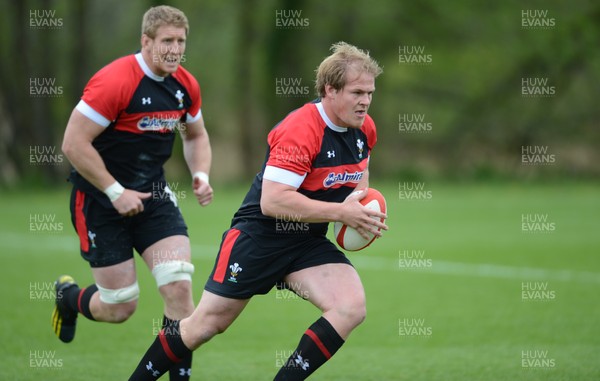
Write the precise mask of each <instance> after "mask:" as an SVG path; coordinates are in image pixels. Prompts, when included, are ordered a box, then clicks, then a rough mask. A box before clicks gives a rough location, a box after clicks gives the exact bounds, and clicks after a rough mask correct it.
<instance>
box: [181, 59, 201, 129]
mask: <svg viewBox="0 0 600 381" xmlns="http://www.w3.org/2000/svg"><path fill="white" fill-rule="evenodd" d="M175 79H177V80H178V81H179V82H180V83H181V84H182V85H183V86H184V87H185V88H186V90H187V92H188V94H189V95H190V99H191V101H192V105H191V106H190V108H189V109H188V110H187V113H188V114H189V118H191V119H195V118H196V117H197V116H198V112H199V111H200V108H201V107H202V96H201V95H200V85H199V84H198V81H197V80H196V78H194V76H193V75H192V74H190V72H189V71H187V70H186V69H184V68H183V67H182V66H180V67H179V68H178V69H177V72H176V73H175Z"/></svg>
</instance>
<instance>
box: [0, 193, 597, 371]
mask: <svg viewBox="0 0 600 381" xmlns="http://www.w3.org/2000/svg"><path fill="white" fill-rule="evenodd" d="M373 185H374V186H375V187H377V188H379V189H380V190H381V191H382V192H383V193H384V195H386V197H387V200H388V207H389V212H388V214H389V220H388V224H389V226H390V229H391V230H390V231H389V232H387V233H386V234H385V236H384V237H383V238H382V239H380V240H378V241H376V242H375V243H374V244H373V245H372V246H371V247H369V248H367V249H366V250H364V251H362V252H358V253H351V254H349V256H350V258H351V259H352V260H353V261H354V263H355V265H356V267H357V268H358V270H359V273H360V274H361V277H362V279H363V283H364V285H365V289H366V292H367V298H368V311H369V312H368V317H367V320H366V321H365V322H364V323H363V325H361V326H360V327H359V328H358V329H357V330H356V331H355V332H354V333H353V335H352V336H351V337H350V338H349V340H348V342H347V344H346V345H345V346H344V347H343V348H342V349H341V350H340V352H338V353H337V354H336V355H335V356H334V358H332V360H331V361H330V363H329V364H327V365H326V366H324V367H323V368H322V369H320V370H319V371H318V372H317V373H315V375H314V376H313V378H312V379H314V380H356V381H365V380H377V381H381V380H385V381H387V380H411V381H414V380H423V381H425V380H461V381H463V380H511V381H515V380H527V381H531V380H544V381H552V380H597V379H600V361H598V353H599V351H600V325H599V324H598V321H600V296H599V295H600V257H599V255H600V234H598V230H599V228H600V224H599V219H598V217H599V216H600V197H599V194H600V192H599V191H600V187H599V186H598V184H585V183H584V184H553V185H531V184H528V185H518V184H493V185H491V184H483V185H449V184H436V183H426V184H425V188H426V189H427V190H430V191H431V195H432V197H431V199H429V200H425V199H423V200H399V198H398V186H397V184H389V185H384V184H376V183H375V184H373ZM245 190H246V188H225V187H217V188H216V198H215V201H214V203H213V204H212V205H211V206H210V207H208V208H200V207H199V206H197V205H195V202H194V200H192V199H191V197H187V198H186V199H183V200H181V206H182V210H183V213H184V215H185V217H186V220H187V222H188V225H189V228H190V236H191V239H192V246H193V255H194V257H193V261H194V264H195V265H196V273H195V274H194V289H195V297H196V299H197V298H198V297H199V296H200V293H201V289H202V286H203V284H204V280H205V279H206V277H207V275H208V273H209V272H210V270H211V267H212V264H213V261H214V256H215V254H216V251H217V248H218V245H219V243H220V238H221V234H222V233H223V231H224V230H225V229H226V228H227V227H228V226H229V221H230V218H231V215H232V213H233V212H234V211H235V210H236V209H237V207H238V206H239V204H240V202H241V200H242V197H243V194H244V192H245ZM187 195H188V196H190V195H191V192H190V191H188V192H187ZM0 196H2V197H0V207H1V209H2V216H1V217H0V249H1V256H2V257H1V258H2V265H1V270H0V271H1V274H0V275H1V278H0V279H2V288H1V291H0V293H1V295H2V301H3V303H4V307H3V316H4V327H5V335H4V337H3V344H2V348H3V349H2V356H1V357H0V374H2V377H1V378H2V379H6V380H82V379H85V380H89V381H92V380H102V381H105V380H119V379H126V378H127V377H128V376H129V374H130V372H131V371H132V370H133V368H134V367H135V366H136V364H137V362H138V361H139V359H140V357H141V355H142V354H143V352H144V351H145V350H146V348H147V347H148V345H149V344H150V343H151V342H152V340H153V334H154V331H155V329H156V324H157V323H156V321H157V320H158V319H160V318H161V316H162V307H161V305H162V303H161V300H160V298H159V296H158V292H157V290H156V287H155V285H154V280H153V279H152V278H151V276H150V274H149V272H148V271H147V269H145V268H143V263H142V262H141V261H138V262H137V264H138V272H139V278H140V287H141V289H142V294H141V297H140V301H139V307H138V310H137V312H136V313H135V314H134V316H133V317H132V318H131V319H130V320H129V321H127V322H126V323H124V324H120V325H109V324H100V323H94V322H89V321H87V320H85V319H84V318H80V319H79V326H78V331H77V336H76V338H75V340H74V341H73V342H72V343H70V344H63V343H61V342H59V341H58V340H57V339H56V338H55V336H54V334H53V333H52V331H51V329H50V324H49V323H50V313H51V310H52V306H53V300H51V298H50V297H45V296H44V295H43V293H42V294H41V295H42V296H38V297H36V296H35V294H34V295H33V297H32V294H30V291H32V288H35V287H37V288H42V289H43V288H44V287H47V286H48V284H50V283H51V282H52V281H53V280H54V279H55V278H56V276H57V275H59V274H62V273H69V274H71V275H73V276H74V277H75V278H76V279H77V280H78V282H79V283H80V284H81V285H87V284H89V283H91V281H92V277H91V272H90V271H89V268H88V266H87V264H86V263H85V262H84V261H83V260H82V259H81V258H80V256H79V253H78V241H77V238H76V236H75V233H74V231H73V228H72V226H71V223H70V217H69V213H68V190H67V189H65V190H63V191H53V192H49V193H28V194H14V193H11V194H2V195H0ZM523 214H538V215H547V216H548V221H549V222H552V223H554V226H555V230H554V231H549V232H537V233H529V232H523V231H522V230H521V227H522V225H521V217H522V215H523ZM35 215H38V216H39V215H44V216H49V217H50V218H52V216H54V217H53V218H55V223H56V225H54V229H53V231H44V232H36V231H32V230H31V226H30V218H31V217H32V216H35ZM405 250H408V251H409V252H410V251H412V250H414V251H420V252H421V253H422V254H423V258H424V259H428V260H429V263H430V264H431V266H430V267H428V266H423V267H420V268H412V269H407V268H405V267H400V264H399V263H400V262H399V253H400V252H403V251H405ZM522 282H530V283H535V284H538V285H540V284H543V285H546V287H547V289H548V290H549V291H552V295H554V297H553V298H550V297H548V298H546V299H541V300H523V299H522V293H521V291H522V290H521V288H522ZM317 317H318V311H317V310H316V309H315V308H313V307H312V306H311V305H310V304H309V303H306V302H304V301H300V300H297V299H281V298H278V295H276V293H275V292H271V293H270V294H268V295H266V296H260V297H256V298H255V299H254V300H253V301H252V302H251V303H250V304H249V306H248V307H247V309H246V311H244V313H243V314H242V315H241V316H240V318H239V319H238V321H236V323H235V324H234V325H233V326H232V327H231V328H230V329H229V330H228V331H227V332H226V333H225V334H223V335H222V336H220V337H217V338H215V339H214V340H213V341H212V342H210V343H209V344H207V345H206V346H204V347H202V348H200V349H199V350H198V351H197V352H196V353H195V355H194V356H195V357H194V368H193V372H194V376H193V377H192V378H193V379H194V380H223V381H227V380H240V379H242V380H250V381H252V380H268V379H271V378H272V377H273V376H274V374H275V373H276V371H277V368H276V361H277V353H278V352H279V353H281V352H283V351H290V350H292V349H293V348H294V347H295V345H296V343H297V341H298V339H299V337H300V335H301V334H302V332H303V331H304V330H305V329H306V327H307V326H308V325H309V324H311V323H312V322H313V321H314V320H315V319H316V318H317ZM404 319H409V320H410V319H418V320H421V321H422V322H423V327H424V328H426V329H429V331H430V333H431V334H430V335H416V336H406V335H400V330H399V324H400V322H401V321H404ZM536 350H537V351H544V352H546V351H547V355H546V358H545V360H546V361H547V362H548V361H550V360H552V363H553V364H554V366H553V367H548V368H540V367H537V368H536V367H534V368H524V367H523V366H522V352H524V351H525V352H527V351H531V352H534V351H536ZM35 353H39V354H42V356H45V359H46V363H47V364H48V363H50V362H49V361H48V360H49V359H50V358H51V357H52V356H54V360H55V362H54V365H56V367H55V368H52V367H50V366H41V367H35V366H32V364H33V365H35V359H33V362H32V358H31V356H32V354H35ZM165 379H166V377H165Z"/></svg>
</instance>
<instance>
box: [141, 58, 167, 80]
mask: <svg viewBox="0 0 600 381" xmlns="http://www.w3.org/2000/svg"><path fill="white" fill-rule="evenodd" d="M135 59H136V60H137V62H138V64H139V65H140V68H142V71H143V72H144V74H146V76H148V77H150V78H151V79H153V80H155V81H158V82H162V81H164V80H165V77H161V76H160V75H157V74H154V73H153V72H152V70H150V68H149V67H148V65H146V61H144V57H142V53H137V54H136V55H135Z"/></svg>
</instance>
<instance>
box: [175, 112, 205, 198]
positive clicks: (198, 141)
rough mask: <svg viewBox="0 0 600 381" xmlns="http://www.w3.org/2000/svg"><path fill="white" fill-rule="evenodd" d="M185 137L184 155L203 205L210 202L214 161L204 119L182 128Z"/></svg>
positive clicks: (195, 193)
mask: <svg viewBox="0 0 600 381" xmlns="http://www.w3.org/2000/svg"><path fill="white" fill-rule="evenodd" d="M181 137H182V139H183V155H184V158H185V161H186V163H187V166H188V168H189V169H190V172H191V174H192V178H193V183H192V188H193V189H194V195H195V196H196V199H197V200H198V202H199V203H200V205H202V206H206V205H208V204H210V202H211V201H212V198H213V190H212V188H211V186H210V185H209V182H208V174H209V172H210V165H211V162H212V151H211V148H210V140H209V137H208V132H207V131H206V128H205V127H204V120H203V118H202V117H200V118H199V119H198V120H196V121H194V122H191V123H187V124H186V128H184V129H182V130H181Z"/></svg>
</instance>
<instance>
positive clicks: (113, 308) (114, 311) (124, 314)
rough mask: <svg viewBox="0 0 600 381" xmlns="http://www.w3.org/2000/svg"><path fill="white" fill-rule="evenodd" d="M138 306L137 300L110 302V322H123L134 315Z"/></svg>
mask: <svg viewBox="0 0 600 381" xmlns="http://www.w3.org/2000/svg"><path fill="white" fill-rule="evenodd" d="M136 308H137V300H134V301H132V302H127V303H119V304H110V305H108V308H107V309H108V312H109V316H110V318H109V319H110V323H123V322H124V321H126V320H127V319H129V318H130V317H131V315H133V313H134V312H135V310H136Z"/></svg>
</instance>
